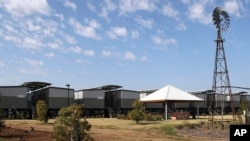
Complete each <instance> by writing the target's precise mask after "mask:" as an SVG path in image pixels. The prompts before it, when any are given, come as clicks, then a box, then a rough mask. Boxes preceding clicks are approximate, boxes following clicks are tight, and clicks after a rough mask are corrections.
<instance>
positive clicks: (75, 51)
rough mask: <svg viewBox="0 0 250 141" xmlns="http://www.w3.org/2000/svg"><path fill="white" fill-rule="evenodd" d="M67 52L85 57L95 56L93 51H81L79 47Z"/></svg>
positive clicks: (71, 48)
mask: <svg viewBox="0 0 250 141" xmlns="http://www.w3.org/2000/svg"><path fill="white" fill-rule="evenodd" d="M69 51H71V52H74V53H77V54H83V55H85V56H95V51H93V50H89V49H86V50H83V49H82V48H80V47H79V46H76V47H70V48H69Z"/></svg>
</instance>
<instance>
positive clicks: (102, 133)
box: [0, 119, 229, 141]
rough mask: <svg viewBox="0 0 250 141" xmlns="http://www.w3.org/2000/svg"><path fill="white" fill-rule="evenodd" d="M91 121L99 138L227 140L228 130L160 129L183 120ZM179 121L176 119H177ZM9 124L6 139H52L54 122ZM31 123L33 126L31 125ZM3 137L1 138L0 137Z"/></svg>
mask: <svg viewBox="0 0 250 141" xmlns="http://www.w3.org/2000/svg"><path fill="white" fill-rule="evenodd" d="M88 121H89V122H90V124H91V125H92V128H91V130H90V132H89V133H90V135H91V136H92V137H93V138H94V139H95V140H96V141H117V140H119V141H183V140H184V141H200V140H204V141H212V140H215V141H228V140H229V131H228V130H225V131H223V132H218V131H217V132H214V131H213V130H209V129H207V128H206V130H200V129H199V128H196V129H186V130H185V129H182V130H179V131H176V132H177V134H178V135H168V134H166V133H164V132H163V130H162V129H161V128H162V126H165V125H172V124H173V125H174V124H178V123H182V122H183V121H161V122H157V123H152V124H143V125H136V124H134V123H133V122H132V121H129V120H116V119H89V120H88ZM174 122H177V123H174ZM5 125H6V128H4V129H2V130H1V132H0V137H2V138H8V139H7V140H6V141H53V133H52V131H53V123H49V124H43V123H40V122H39V121H36V120H30V121H23V120H20V121H12V120H9V121H6V122H5ZM31 127H32V128H31ZM0 140H1V139H0Z"/></svg>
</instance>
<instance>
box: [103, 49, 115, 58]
mask: <svg viewBox="0 0 250 141" xmlns="http://www.w3.org/2000/svg"><path fill="white" fill-rule="evenodd" d="M112 55H113V54H112V52H111V51H107V50H103V51H102V56H103V57H110V56H112Z"/></svg>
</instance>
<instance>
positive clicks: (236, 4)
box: [224, 0, 244, 17]
mask: <svg viewBox="0 0 250 141" xmlns="http://www.w3.org/2000/svg"><path fill="white" fill-rule="evenodd" d="M224 7H225V11H227V12H228V13H229V14H232V15H236V16H237V17H241V16H242V15H241V11H244V8H243V4H242V3H241V1H238V0H228V1H225V3H224Z"/></svg>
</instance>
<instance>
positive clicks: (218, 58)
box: [209, 7, 235, 122]
mask: <svg viewBox="0 0 250 141" xmlns="http://www.w3.org/2000/svg"><path fill="white" fill-rule="evenodd" d="M213 21H214V25H215V26H216V29H217V39H216V40H215V42H216V54H215V65H214V76H213V84H212V90H213V94H212V96H211V97H210V105H209V112H210V113H211V114H212V122H213V114H215V113H216V111H217V110H218V108H217V107H218V106H221V115H222V116H223V114H224V107H231V112H232V114H233V117H234V115H235V110H234V104H233V97H232V91H231V85H230V80H229V74H228V68H227V62H226V55H225V51H224V46H223V43H224V42H225V40H224V39H223V38H222V32H225V31H226V30H227V29H228V28H229V25H230V23H229V22H230V19H229V15H228V14H227V12H226V11H224V10H223V9H222V8H220V7H216V8H215V9H214V11H213ZM218 99H220V100H219V101H218ZM218 103H220V105H219V104H218ZM225 104H226V105H225ZM222 120H223V118H222Z"/></svg>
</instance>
